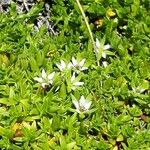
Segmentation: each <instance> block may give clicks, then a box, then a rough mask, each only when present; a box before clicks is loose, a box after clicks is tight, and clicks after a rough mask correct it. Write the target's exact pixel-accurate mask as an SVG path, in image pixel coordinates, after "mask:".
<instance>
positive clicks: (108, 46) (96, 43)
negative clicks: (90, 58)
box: [95, 38, 111, 58]
mask: <svg viewBox="0 0 150 150" xmlns="http://www.w3.org/2000/svg"><path fill="white" fill-rule="evenodd" d="M95 46H96V53H98V52H99V50H98V49H99V48H102V50H103V51H102V57H103V58H106V53H105V52H104V50H108V49H110V48H111V46H110V45H109V44H107V45H103V46H102V45H101V43H100V42H99V40H98V39H97V38H96V42H95Z"/></svg>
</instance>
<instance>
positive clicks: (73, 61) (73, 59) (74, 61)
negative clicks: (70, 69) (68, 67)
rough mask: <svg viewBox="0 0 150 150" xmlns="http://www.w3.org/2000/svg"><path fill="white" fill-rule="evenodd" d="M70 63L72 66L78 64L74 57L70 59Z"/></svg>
mask: <svg viewBox="0 0 150 150" xmlns="http://www.w3.org/2000/svg"><path fill="white" fill-rule="evenodd" d="M72 63H73V65H74V66H76V65H77V64H78V63H77V60H76V59H75V58H74V57H72Z"/></svg>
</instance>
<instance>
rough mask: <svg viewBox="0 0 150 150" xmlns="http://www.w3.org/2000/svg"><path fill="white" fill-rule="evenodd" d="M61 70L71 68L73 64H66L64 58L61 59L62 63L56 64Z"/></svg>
mask: <svg viewBox="0 0 150 150" xmlns="http://www.w3.org/2000/svg"><path fill="white" fill-rule="evenodd" d="M56 65H57V67H58V68H59V70H60V71H64V70H65V69H71V67H72V64H71V63H69V64H68V65H66V63H65V62H64V61H63V60H60V64H56Z"/></svg>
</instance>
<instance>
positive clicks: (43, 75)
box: [42, 69, 47, 79]
mask: <svg viewBox="0 0 150 150" xmlns="http://www.w3.org/2000/svg"><path fill="white" fill-rule="evenodd" d="M46 77H47V75H46V72H45V70H44V69H42V78H44V79H46Z"/></svg>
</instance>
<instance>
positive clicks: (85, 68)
mask: <svg viewBox="0 0 150 150" xmlns="http://www.w3.org/2000/svg"><path fill="white" fill-rule="evenodd" d="M87 69H88V68H87V67H82V68H81V69H80V70H87Z"/></svg>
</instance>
